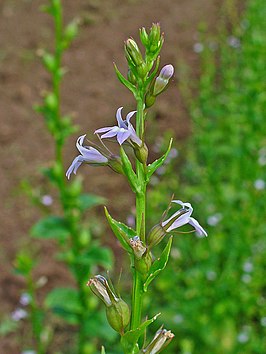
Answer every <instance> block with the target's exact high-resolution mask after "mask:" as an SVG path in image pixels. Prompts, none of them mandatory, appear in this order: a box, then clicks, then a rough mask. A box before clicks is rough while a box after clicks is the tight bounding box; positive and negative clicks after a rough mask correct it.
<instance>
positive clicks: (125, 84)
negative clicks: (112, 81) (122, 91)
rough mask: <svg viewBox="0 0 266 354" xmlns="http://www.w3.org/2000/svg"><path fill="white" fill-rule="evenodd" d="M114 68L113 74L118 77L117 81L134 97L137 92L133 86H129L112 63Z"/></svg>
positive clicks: (129, 83)
mask: <svg viewBox="0 0 266 354" xmlns="http://www.w3.org/2000/svg"><path fill="white" fill-rule="evenodd" d="M114 67H115V73H116V75H117V77H118V80H119V81H120V82H121V83H122V84H123V85H124V86H126V87H127V88H128V89H129V90H130V91H131V92H132V93H133V94H134V95H136V93H137V90H136V88H135V86H134V85H133V84H131V82H129V81H128V80H127V79H126V78H125V77H124V76H123V75H122V74H121V73H120V71H119V70H118V68H117V66H116V65H115V63H114Z"/></svg>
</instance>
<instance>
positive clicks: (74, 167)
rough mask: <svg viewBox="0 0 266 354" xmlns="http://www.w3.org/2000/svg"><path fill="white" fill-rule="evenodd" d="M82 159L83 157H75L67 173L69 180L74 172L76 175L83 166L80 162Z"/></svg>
mask: <svg viewBox="0 0 266 354" xmlns="http://www.w3.org/2000/svg"><path fill="white" fill-rule="evenodd" d="M80 157H82V156H81V155H79V156H77V157H75V158H74V160H73V161H72V164H71V165H70V166H69V168H68V170H67V171H66V177H67V179H69V178H70V175H71V173H72V172H74V173H75V174H76V172H77V169H78V168H79V166H80V165H81V164H82V161H80Z"/></svg>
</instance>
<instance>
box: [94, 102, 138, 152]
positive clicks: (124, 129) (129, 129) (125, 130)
mask: <svg viewBox="0 0 266 354" xmlns="http://www.w3.org/2000/svg"><path fill="white" fill-rule="evenodd" d="M122 109H123V107H120V108H118V110H117V112H116V119H117V123H118V125H115V126H113V127H105V128H100V129H97V130H95V132H94V133H95V134H101V133H104V134H103V135H102V136H101V139H104V138H113V137H114V136H116V137H117V141H118V143H119V144H120V145H122V144H123V143H124V142H125V141H126V140H129V142H131V143H132V144H137V145H138V146H141V145H142V141H141V140H140V138H139V137H138V136H137V134H136V131H135V129H134V127H133V125H132V124H131V123H130V119H131V117H132V116H133V115H134V114H135V113H136V111H132V112H129V113H128V114H127V116H126V119H125V120H123V118H122V114H121V112H122Z"/></svg>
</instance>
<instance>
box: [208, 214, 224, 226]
mask: <svg viewBox="0 0 266 354" xmlns="http://www.w3.org/2000/svg"><path fill="white" fill-rule="evenodd" d="M222 217H223V216H222V214H220V213H216V214H214V215H210V216H209V217H208V218H207V224H208V225H210V226H216V225H217V224H218V223H219V222H220V221H221V220H222Z"/></svg>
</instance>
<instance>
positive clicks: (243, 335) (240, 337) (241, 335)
mask: <svg viewBox="0 0 266 354" xmlns="http://www.w3.org/2000/svg"><path fill="white" fill-rule="evenodd" d="M248 340H249V336H248V333H246V332H240V333H239V334H238V336H237V341H238V342H239V343H247V342H248Z"/></svg>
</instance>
